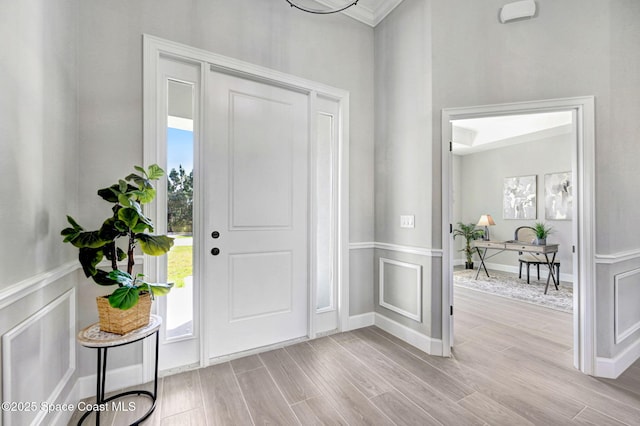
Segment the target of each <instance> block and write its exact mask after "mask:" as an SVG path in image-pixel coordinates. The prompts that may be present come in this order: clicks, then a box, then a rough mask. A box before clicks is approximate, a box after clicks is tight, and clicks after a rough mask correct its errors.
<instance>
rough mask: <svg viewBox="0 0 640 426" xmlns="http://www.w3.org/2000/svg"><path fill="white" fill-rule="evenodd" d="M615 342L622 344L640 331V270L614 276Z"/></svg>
mask: <svg viewBox="0 0 640 426" xmlns="http://www.w3.org/2000/svg"><path fill="white" fill-rule="evenodd" d="M613 292H614V303H615V307H614V320H615V333H616V334H615V342H616V344H620V343H622V342H623V341H624V340H625V339H627V338H628V337H629V336H631V335H632V334H634V333H635V332H636V331H638V330H640V309H638V301H639V300H640V268H638V269H634V270H632V271H628V272H624V273H621V274H617V275H615V276H614V284H613Z"/></svg>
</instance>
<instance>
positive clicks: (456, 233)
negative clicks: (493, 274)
mask: <svg viewBox="0 0 640 426" xmlns="http://www.w3.org/2000/svg"><path fill="white" fill-rule="evenodd" d="M483 235H484V231H483V230H482V229H477V228H476V225H475V224H474V223H469V224H464V223H462V222H458V227H457V228H456V229H454V230H453V239H455V238H456V237H463V238H464V239H465V246H464V248H462V249H460V250H459V251H462V252H464V255H465V258H466V261H465V264H464V268H465V269H473V248H472V247H471V241H473V240H477V239H478V238H482V236H483Z"/></svg>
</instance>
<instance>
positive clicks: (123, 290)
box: [109, 287, 138, 310]
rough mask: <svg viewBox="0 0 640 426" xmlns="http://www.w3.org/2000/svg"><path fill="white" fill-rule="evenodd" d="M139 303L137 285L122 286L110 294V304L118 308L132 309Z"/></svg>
mask: <svg viewBox="0 0 640 426" xmlns="http://www.w3.org/2000/svg"><path fill="white" fill-rule="evenodd" d="M136 303H138V289H137V288H135V287H120V288H118V289H116V291H114V292H113V293H111V296H109V304H110V305H111V306H112V307H114V308H117V309H122V310H126V309H130V308H133V307H134V306H135V305H136Z"/></svg>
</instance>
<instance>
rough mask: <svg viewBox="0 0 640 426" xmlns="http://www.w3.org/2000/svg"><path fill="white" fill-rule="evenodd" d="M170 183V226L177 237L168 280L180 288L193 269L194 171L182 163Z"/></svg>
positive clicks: (173, 234) (170, 174)
mask: <svg viewBox="0 0 640 426" xmlns="http://www.w3.org/2000/svg"><path fill="white" fill-rule="evenodd" d="M167 186H168V188H167V189H168V198H167V216H168V217H167V219H168V224H167V228H168V231H169V234H171V235H172V236H173V237H174V238H176V243H175V244H174V246H173V248H172V249H171V251H170V252H169V258H168V262H169V264H168V272H169V276H168V279H169V282H173V283H174V285H175V286H176V287H179V288H180V287H183V286H184V285H185V278H186V277H191V276H192V272H193V262H192V255H193V253H192V249H193V237H192V236H193V170H191V171H190V172H188V173H187V172H186V171H185V170H184V168H183V167H182V165H180V166H178V169H177V170H176V169H175V168H173V169H171V171H170V172H169V174H168V185H167Z"/></svg>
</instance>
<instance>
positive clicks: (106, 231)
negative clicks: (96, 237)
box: [99, 217, 126, 241]
mask: <svg viewBox="0 0 640 426" xmlns="http://www.w3.org/2000/svg"><path fill="white" fill-rule="evenodd" d="M117 222H118V221H117V220H116V219H115V218H113V217H110V218H109V219H107V220H105V221H104V222H103V223H102V226H101V227H100V231H99V234H100V238H102V239H103V240H107V241H113V240H115V239H116V238H117V237H118V236H120V235H122V232H123V231H121V230H120V229H118V227H116V223H117ZM124 232H126V229H125V231H124Z"/></svg>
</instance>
